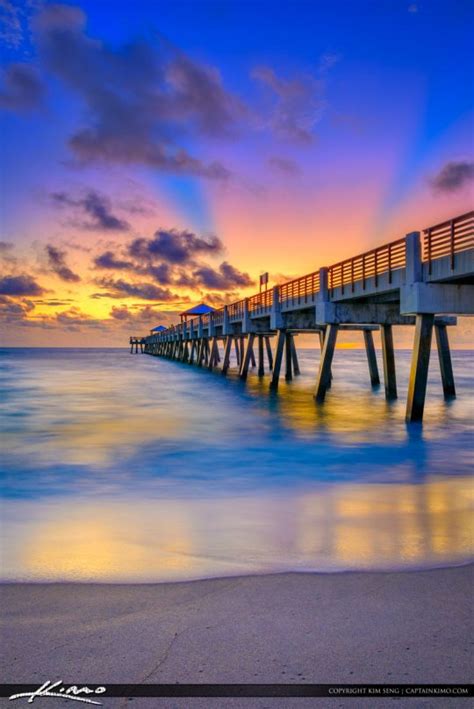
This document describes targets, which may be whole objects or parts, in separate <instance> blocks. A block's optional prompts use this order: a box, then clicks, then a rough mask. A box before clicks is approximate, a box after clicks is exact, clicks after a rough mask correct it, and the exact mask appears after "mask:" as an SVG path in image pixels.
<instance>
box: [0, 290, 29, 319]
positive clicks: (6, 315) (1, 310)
mask: <svg viewBox="0 0 474 709" xmlns="http://www.w3.org/2000/svg"><path fill="white" fill-rule="evenodd" d="M34 307H35V304H34V303H32V302H31V300H25V299H23V300H12V299H11V298H7V297H6V296H0V316H1V317H2V320H5V321H6V322H16V321H18V320H23V319H24V318H26V317H27V315H28V313H29V312H31V311H32V310H34Z"/></svg>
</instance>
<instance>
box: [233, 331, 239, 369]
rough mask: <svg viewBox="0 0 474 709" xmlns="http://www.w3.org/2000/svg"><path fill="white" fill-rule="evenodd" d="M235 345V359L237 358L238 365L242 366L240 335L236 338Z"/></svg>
mask: <svg viewBox="0 0 474 709" xmlns="http://www.w3.org/2000/svg"><path fill="white" fill-rule="evenodd" d="M234 345H235V359H236V360H237V366H238V367H240V342H239V338H238V337H235V338H234Z"/></svg>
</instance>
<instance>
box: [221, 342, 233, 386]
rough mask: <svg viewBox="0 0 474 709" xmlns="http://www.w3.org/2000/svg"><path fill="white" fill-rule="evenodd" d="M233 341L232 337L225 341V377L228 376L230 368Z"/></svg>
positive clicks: (223, 371)
mask: <svg viewBox="0 0 474 709" xmlns="http://www.w3.org/2000/svg"><path fill="white" fill-rule="evenodd" d="M232 340H233V337H232V335H227V339H226V341H225V346H224V361H223V362H222V374H223V375H224V377H225V375H226V374H227V371H228V369H229V366H230V355H231V353H232Z"/></svg>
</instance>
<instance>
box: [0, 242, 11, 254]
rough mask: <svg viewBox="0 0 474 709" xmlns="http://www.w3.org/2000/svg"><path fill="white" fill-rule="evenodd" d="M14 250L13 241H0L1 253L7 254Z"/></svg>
mask: <svg viewBox="0 0 474 709" xmlns="http://www.w3.org/2000/svg"><path fill="white" fill-rule="evenodd" d="M12 249H13V243H12V242H11V241H0V253H6V252H7V251H11V250H12Z"/></svg>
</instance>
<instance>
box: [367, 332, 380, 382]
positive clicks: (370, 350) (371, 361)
mask: <svg viewBox="0 0 474 709" xmlns="http://www.w3.org/2000/svg"><path fill="white" fill-rule="evenodd" d="M364 342H365V351H366V353H367V364H368V365H369V375H370V383H371V384H372V386H373V387H376V386H379V384H380V377H379V369H378V367H377V357H376V356H375V347H374V338H373V337H372V332H371V331H370V330H364Z"/></svg>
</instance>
